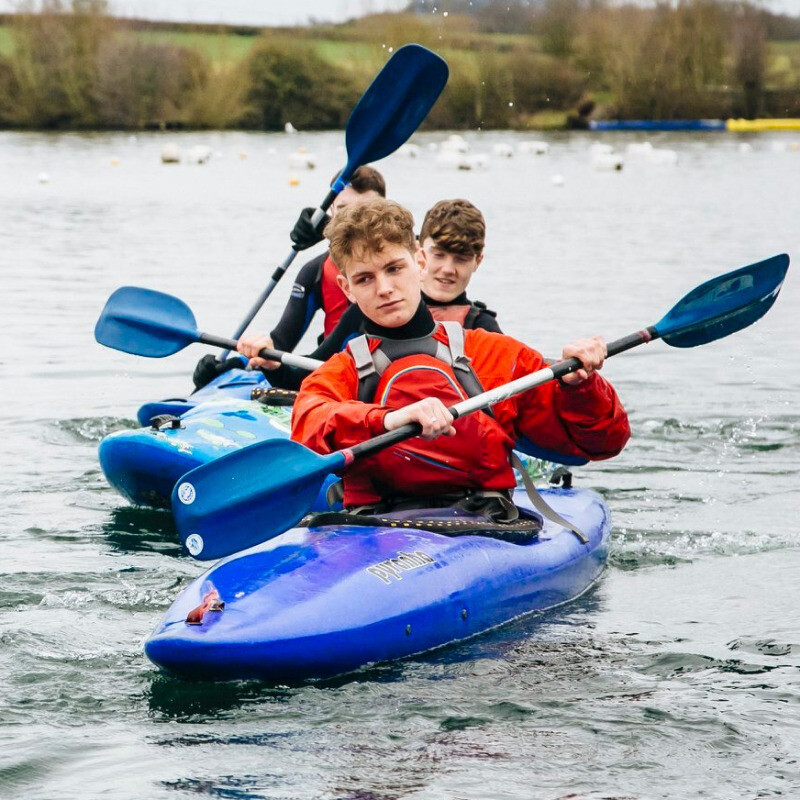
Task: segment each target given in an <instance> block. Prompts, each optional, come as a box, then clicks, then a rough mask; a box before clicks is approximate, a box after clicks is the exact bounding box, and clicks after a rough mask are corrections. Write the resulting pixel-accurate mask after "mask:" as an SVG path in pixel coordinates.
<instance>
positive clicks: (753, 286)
mask: <svg viewBox="0 0 800 800" xmlns="http://www.w3.org/2000/svg"><path fill="white" fill-rule="evenodd" d="M788 269H789V256H787V255H786V254H785V253H783V254H781V255H777V256H773V257H772V258H768V259H766V260H765V261H759V262H758V263H757V264H751V265H750V266H749V267H742V268H741V269H737V270H734V271H733V272H728V273H726V274H725V275H720V276H719V277H717V278H712V279H711V280H710V281H706V282H705V283H703V284H701V285H700V286H698V287H696V288H695V289H693V290H692V291H691V292H689V294H687V295H686V296H685V297H684V298H683V299H682V300H680V301H679V302H678V303H677V304H676V305H675V306H674V307H673V308H672V309H671V310H670V311H669V313H667V314H666V315H665V316H664V317H662V319H661V320H660V321H659V322H657V323H656V324H655V326H654V327H655V329H656V331H657V332H658V334H659V335H660V336H661V338H662V339H663V340H664V341H665V342H666V343H667V344H668V345H671V346H672V347H697V346H698V345H701V344H708V342H713V341H715V340H717V339H722V338H723V337H724V336H729V335H730V334H732V333H735V332H736V331H738V330H741V329H742V328H746V327H747V326H748V325H752V324H753V323H754V322H755V321H756V320H758V319H761V317H763V316H764V314H766V313H767V311H769V309H770V308H771V307H772V304H773V303H774V302H775V299H776V298H777V297H778V293H779V292H780V290H781V286H782V285H783V279H784V278H785V277H786V271H787V270H788Z"/></svg>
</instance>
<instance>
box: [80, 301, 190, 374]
mask: <svg viewBox="0 0 800 800" xmlns="http://www.w3.org/2000/svg"><path fill="white" fill-rule="evenodd" d="M199 336H200V334H199V332H198V330H197V323H196V322H195V319H194V314H192V310H191V309H190V308H189V306H187V305H186V303H184V302H183V300H179V299H178V298H177V297H173V296H172V295H171V294H164V293H163V292H155V291H153V290H152V289H142V288H139V287H137V286H123V287H121V288H120V289H117V291H116V292H114V293H113V294H112V295H111V297H109V298H108V300H107V302H106V305H105V308H104V309H103V311H102V313H101V314H100V319H98V320H97V325H95V328H94V338H95V339H96V340H97V341H98V342H99V343H100V344H104V345H105V346H106V347H112V348H113V349H114V350H122V352H123V353H133V355H135V356H147V358H163V357H164V356H171V355H172V354H173V353H177V352H178V351H179V350H183V348H184V347H186V345H189V344H192V342H196V341H197V340H198V337H199Z"/></svg>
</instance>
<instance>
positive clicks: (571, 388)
mask: <svg viewBox="0 0 800 800" xmlns="http://www.w3.org/2000/svg"><path fill="white" fill-rule="evenodd" d="M596 378H597V373H596V372H593V373H592V374H591V375H590V376H589V377H588V378H587V379H586V380H585V381H584V382H583V383H579V384H578V385H577V386H573V385H572V384H571V383H567V382H566V381H565V380H564V379H563V378H560V377H559V378H556V380H557V381H558V385H559V386H560V387H561V388H562V389H564V390H565V391H567V392H579V391H581V389H588V388H590V387H591V386H592V385H593V384H594V383H595V379H596Z"/></svg>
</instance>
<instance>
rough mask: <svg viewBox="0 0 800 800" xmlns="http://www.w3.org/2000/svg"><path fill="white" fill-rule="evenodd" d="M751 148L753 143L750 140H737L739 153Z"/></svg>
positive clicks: (748, 151)
mask: <svg viewBox="0 0 800 800" xmlns="http://www.w3.org/2000/svg"><path fill="white" fill-rule="evenodd" d="M752 150H753V145H751V144H750V142H739V152H740V153H750V152H752Z"/></svg>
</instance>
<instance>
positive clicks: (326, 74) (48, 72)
mask: <svg viewBox="0 0 800 800" xmlns="http://www.w3.org/2000/svg"><path fill="white" fill-rule="evenodd" d="M75 1H76V2H77V0H75ZM489 6H491V4H489ZM537 8H539V9H540V10H538V11H533V10H528V11H526V12H525V13H526V15H527V16H518V18H517V23H516V24H517V25H518V26H521V28H520V29H518V30H497V29H496V28H497V26H496V25H494V24H490V23H491V18H490V17H487V16H486V13H487V6H486V5H484V6H482V7H481V14H483V16H470V15H467V14H455V13H454V14H451V15H449V16H448V17H444V15H443V14H438V15H433V14H430V13H429V14H426V15H415V14H379V15H373V16H368V17H365V18H362V19H359V20H355V21H351V22H348V23H345V24H341V25H321V26H315V27H301V28H275V29H271V28H270V29H263V30H259V29H257V28H249V27H224V26H211V25H174V24H165V23H142V22H132V21H130V20H126V21H122V20H113V19H109V18H107V17H103V16H102V15H99V14H97V13H88V14H87V13H73V14H52V13H51V14H44V13H43V14H36V15H27V16H10V15H6V16H5V17H2V18H0V125H5V126H20V127H44V128H49V127H55V128H59V127H67V128H69V127H86V128H109V127H111V128H141V127H152V126H161V127H163V126H175V127H256V128H279V127H282V125H283V121H285V120H287V119H291V120H292V121H294V122H295V123H297V121H298V120H302V121H303V124H304V126H305V127H329V126H338V125H341V124H343V122H344V120H345V119H346V115H347V112H348V111H349V108H350V107H352V103H353V102H354V98H357V97H358V94H359V93H360V92H361V91H363V89H364V87H365V86H366V85H367V83H368V81H369V80H370V78H371V77H372V76H373V75H374V74H375V73H376V72H377V70H378V69H379V68H380V66H381V65H382V64H384V63H385V61H386V59H387V57H388V55H389V53H390V51H391V49H392V48H397V47H399V46H401V45H402V44H405V43H407V42H418V43H420V44H423V45H426V46H428V47H430V48H431V49H434V50H435V51H437V52H438V53H440V55H442V56H443V57H444V58H445V59H446V60H447V61H448V64H449V65H450V69H451V78H450V82H449V84H448V87H447V89H446V90H445V93H444V94H443V96H442V98H441V99H440V101H439V102H438V103H437V105H436V107H435V108H434V111H433V113H432V115H431V118H430V120H429V122H430V124H431V125H433V126H436V127H447V128H476V127H484V128H500V127H512V128H538V127H551V126H556V127H563V126H565V125H567V124H568V122H570V121H571V122H572V123H573V124H576V123H577V124H580V122H581V121H582V120H585V116H586V113H587V112H588V111H590V110H592V109H593V110H594V114H595V116H598V115H599V116H617V117H621V118H634V117H635V118H687V117H688V118H691V117H704V118H719V117H723V118H724V117H726V116H757V115H761V116H800V24H799V25H797V26H795V27H792V24H790V23H791V22H792V21H791V20H789V22H785V20H784V18H781V17H775V16H774V15H769V14H767V12H763V11H761V10H759V9H758V8H756V7H755V6H748V5H746V4H745V5H744V6H742V5H737V6H735V7H734V6H732V5H729V4H727V3H725V2H722V0H685V2H683V3H681V4H680V5H679V6H676V7H672V6H666V5H661V6H657V7H655V8H648V9H645V8H641V7H638V6H620V5H616V4H615V5H613V6H612V5H605V4H604V3H602V2H598V3H594V4H592V5H591V6H590V7H586V6H584V5H581V4H579V2H578V0H546V2H545V3H544V5H543V6H541V7H537ZM487 20H488V22H487ZM795 34H796V35H797V38H791V39H777V38H774V37H775V36H777V35H786V36H792V37H795ZM770 35H771V36H773V40H769V39H768V36H770ZM576 109H581V110H582V112H583V116H581V114H579V113H578V112H577V111H576Z"/></svg>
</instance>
